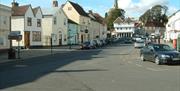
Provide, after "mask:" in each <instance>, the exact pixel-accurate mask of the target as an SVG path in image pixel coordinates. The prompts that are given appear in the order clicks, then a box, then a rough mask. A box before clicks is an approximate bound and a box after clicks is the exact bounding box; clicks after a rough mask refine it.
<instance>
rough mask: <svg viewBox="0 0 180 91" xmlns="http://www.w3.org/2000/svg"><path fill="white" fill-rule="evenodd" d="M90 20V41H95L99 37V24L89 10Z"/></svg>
mask: <svg viewBox="0 0 180 91" xmlns="http://www.w3.org/2000/svg"><path fill="white" fill-rule="evenodd" d="M88 15H89V17H90V19H91V24H90V30H92V31H89V33H90V39H91V40H92V39H97V38H99V36H100V24H99V22H98V21H97V20H96V17H95V16H94V13H93V12H92V10H89V13H88Z"/></svg>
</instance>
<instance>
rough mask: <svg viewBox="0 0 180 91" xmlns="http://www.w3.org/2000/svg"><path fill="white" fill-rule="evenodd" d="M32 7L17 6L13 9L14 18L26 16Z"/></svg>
mask: <svg viewBox="0 0 180 91" xmlns="http://www.w3.org/2000/svg"><path fill="white" fill-rule="evenodd" d="M29 7H31V5H24V6H16V7H13V8H12V16H24V15H25V14H26V11H27V10H28V8H29Z"/></svg>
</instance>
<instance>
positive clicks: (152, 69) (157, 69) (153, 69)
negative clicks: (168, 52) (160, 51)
mask: <svg viewBox="0 0 180 91" xmlns="http://www.w3.org/2000/svg"><path fill="white" fill-rule="evenodd" d="M146 69H147V70H150V71H167V70H168V69H160V68H156V69H155V68H146Z"/></svg>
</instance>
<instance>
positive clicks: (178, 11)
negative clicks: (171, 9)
mask: <svg viewBox="0 0 180 91" xmlns="http://www.w3.org/2000/svg"><path fill="white" fill-rule="evenodd" d="M178 12H180V10H177V11H176V12H175V13H173V14H172V15H170V16H169V17H168V18H171V17H172V16H174V15H176V14H177V13H178Z"/></svg>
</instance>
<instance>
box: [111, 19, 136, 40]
mask: <svg viewBox="0 0 180 91" xmlns="http://www.w3.org/2000/svg"><path fill="white" fill-rule="evenodd" d="M135 28H136V27H135V21H134V20H132V19H131V18H126V19H124V20H123V19H121V18H120V17H118V18H117V19H116V20H115V21H114V29H115V32H116V34H115V35H116V38H123V37H132V36H133V33H134V32H135Z"/></svg>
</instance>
